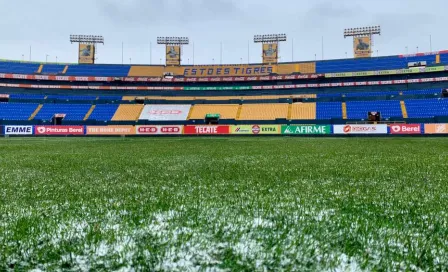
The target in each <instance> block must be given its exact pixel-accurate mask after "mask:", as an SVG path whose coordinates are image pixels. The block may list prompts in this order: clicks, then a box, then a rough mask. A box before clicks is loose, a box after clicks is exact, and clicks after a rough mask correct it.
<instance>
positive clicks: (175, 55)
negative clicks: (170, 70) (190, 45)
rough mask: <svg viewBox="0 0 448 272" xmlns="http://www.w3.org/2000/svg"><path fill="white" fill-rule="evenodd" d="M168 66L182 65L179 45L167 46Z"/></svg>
mask: <svg viewBox="0 0 448 272" xmlns="http://www.w3.org/2000/svg"><path fill="white" fill-rule="evenodd" d="M166 65H176V66H179V65H180V46H179V45H166Z"/></svg>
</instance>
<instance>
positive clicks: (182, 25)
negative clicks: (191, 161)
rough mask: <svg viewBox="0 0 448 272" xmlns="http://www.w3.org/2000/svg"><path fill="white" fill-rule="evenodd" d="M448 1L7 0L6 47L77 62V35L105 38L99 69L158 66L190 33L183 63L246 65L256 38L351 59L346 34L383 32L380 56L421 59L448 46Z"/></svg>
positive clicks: (0, 6)
mask: <svg viewBox="0 0 448 272" xmlns="http://www.w3.org/2000/svg"><path fill="white" fill-rule="evenodd" d="M447 10H448V1H447V0H426V1H422V0H363V1H360V0H312V1H311V0H309V1H304V0H77V1H72V0H63V1H61V0H39V1H34V0H12V1H10V0H0V26H1V29H2V37H3V38H2V39H1V42H0V48H1V54H0V58H3V59H17V60H20V59H22V54H24V58H25V59H28V58H29V47H30V45H31V46H32V60H33V61H44V60H45V57H46V54H48V55H50V57H49V61H52V62H54V61H55V59H56V56H57V57H58V60H59V61H60V62H77V46H76V45H75V44H70V42H69V35H70V34H95V35H96V34H98V35H103V36H104V37H105V45H104V46H103V45H100V46H99V48H98V55H97V57H98V60H97V62H98V63H121V59H122V58H121V43H122V42H124V59H125V63H129V59H130V58H132V63H133V64H149V63H150V50H149V48H150V42H152V63H153V64H159V62H160V59H161V58H162V59H164V57H165V55H164V51H165V49H164V47H163V46H160V45H157V44H156V38H157V36H187V37H189V38H190V45H189V46H186V47H184V51H183V63H184V64H187V62H188V59H190V63H192V61H193V60H192V59H193V46H192V44H191V43H193V42H194V45H195V46H194V47H195V50H194V51H195V64H211V63H212V62H213V59H214V62H215V64H218V63H219V62H220V53H219V52H220V43H221V42H222V44H223V63H240V62H241V58H242V59H243V62H244V63H247V58H248V54H247V52H248V50H247V48H248V42H249V41H250V43H249V44H250V46H249V47H250V62H260V61H261V45H259V44H254V43H253V42H252V40H253V35H254V34H270V33H286V34H287V35H288V41H287V42H285V43H282V44H281V48H280V58H281V61H291V60H292V57H293V56H292V51H293V50H292V47H293V46H292V44H293V42H292V41H293V40H294V61H299V60H314V58H315V54H317V58H318V59H321V58H322V54H321V39H322V36H323V37H324V58H325V59H329V58H330V59H333V58H344V57H345V52H347V53H348V56H351V55H352V53H351V50H352V40H351V39H344V38H343V35H342V33H343V30H344V28H349V27H362V26H370V25H381V27H382V32H383V33H382V35H381V36H378V37H376V38H375V40H374V43H375V44H374V51H375V55H376V50H378V53H379V55H391V54H400V53H406V49H405V47H406V46H408V51H409V53H415V52H416V50H417V46H418V47H419V51H421V52H427V51H430V42H429V40H430V38H429V37H430V35H432V49H433V51H435V50H443V49H447V48H448V46H447V45H448V38H447V35H446V22H445V21H446V17H445V13H446V11H447Z"/></svg>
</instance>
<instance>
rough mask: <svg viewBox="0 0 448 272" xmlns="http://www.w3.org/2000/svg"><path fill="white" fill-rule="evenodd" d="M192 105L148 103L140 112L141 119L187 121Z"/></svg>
mask: <svg viewBox="0 0 448 272" xmlns="http://www.w3.org/2000/svg"><path fill="white" fill-rule="evenodd" d="M190 109H191V105H146V106H145V107H144V108H143V110H142V111H141V114H140V118H139V119H140V120H149V121H185V120H187V118H188V115H189V113H190Z"/></svg>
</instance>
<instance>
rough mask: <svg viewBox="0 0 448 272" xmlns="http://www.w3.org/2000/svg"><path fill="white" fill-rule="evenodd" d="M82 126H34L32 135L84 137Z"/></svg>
mask: <svg viewBox="0 0 448 272" xmlns="http://www.w3.org/2000/svg"><path fill="white" fill-rule="evenodd" d="M84 132H85V130H84V126H34V135H84Z"/></svg>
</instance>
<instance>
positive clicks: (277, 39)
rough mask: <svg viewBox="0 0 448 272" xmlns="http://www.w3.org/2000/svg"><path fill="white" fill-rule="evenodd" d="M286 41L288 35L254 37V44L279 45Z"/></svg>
mask: <svg viewBox="0 0 448 272" xmlns="http://www.w3.org/2000/svg"><path fill="white" fill-rule="evenodd" d="M285 41H286V34H267V35H254V43H278V42H285Z"/></svg>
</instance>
